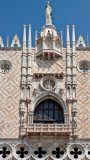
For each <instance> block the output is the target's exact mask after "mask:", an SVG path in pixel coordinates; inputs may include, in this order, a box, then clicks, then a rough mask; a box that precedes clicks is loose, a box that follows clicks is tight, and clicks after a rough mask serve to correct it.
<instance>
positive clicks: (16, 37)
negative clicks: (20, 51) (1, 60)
mask: <svg viewBox="0 0 90 160" xmlns="http://www.w3.org/2000/svg"><path fill="white" fill-rule="evenodd" d="M15 44H16V45H17V46H18V47H21V44H20V41H19V38H18V36H17V34H15V36H14V37H13V40H12V43H11V47H14V45H15Z"/></svg>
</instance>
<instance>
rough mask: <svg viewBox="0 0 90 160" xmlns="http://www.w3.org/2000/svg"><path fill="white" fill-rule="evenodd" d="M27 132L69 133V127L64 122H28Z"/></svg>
mask: <svg viewBox="0 0 90 160" xmlns="http://www.w3.org/2000/svg"><path fill="white" fill-rule="evenodd" d="M27 133H28V134H31V135H35V133H36V134H37V133H42V134H44V133H45V134H48V133H53V134H54V133H57V134H67V135H68V134H70V133H71V128H70V126H69V125H64V124H62V125H61V124H28V126H27Z"/></svg>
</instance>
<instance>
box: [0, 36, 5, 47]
mask: <svg viewBox="0 0 90 160" xmlns="http://www.w3.org/2000/svg"><path fill="white" fill-rule="evenodd" d="M0 47H4V43H3V39H2V37H1V36H0Z"/></svg>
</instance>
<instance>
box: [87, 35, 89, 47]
mask: <svg viewBox="0 0 90 160" xmlns="http://www.w3.org/2000/svg"><path fill="white" fill-rule="evenodd" d="M87 47H89V41H88V34H87Z"/></svg>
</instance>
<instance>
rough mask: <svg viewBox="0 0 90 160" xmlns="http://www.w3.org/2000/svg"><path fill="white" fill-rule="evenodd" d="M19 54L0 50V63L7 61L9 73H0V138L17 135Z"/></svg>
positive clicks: (13, 51)
mask: <svg viewBox="0 0 90 160" xmlns="http://www.w3.org/2000/svg"><path fill="white" fill-rule="evenodd" d="M21 54H22V51H21V50H19V51H17V50H8V51H7V50H5V51H4V50H3V51H2V50H0V61H1V60H9V61H10V62H11V63H12V68H11V70H10V72H9V73H6V74H2V73H0V137H1V138H6V137H7V138H14V137H15V138H16V137H18V134H19V100H20V76H21Z"/></svg>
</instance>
